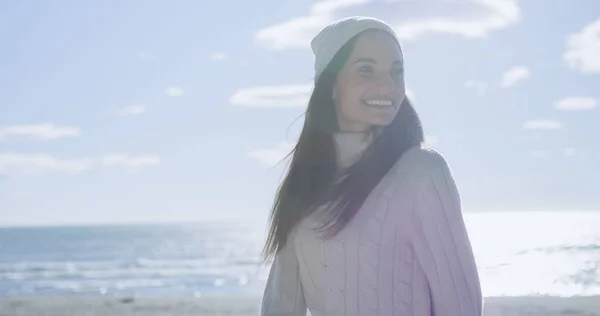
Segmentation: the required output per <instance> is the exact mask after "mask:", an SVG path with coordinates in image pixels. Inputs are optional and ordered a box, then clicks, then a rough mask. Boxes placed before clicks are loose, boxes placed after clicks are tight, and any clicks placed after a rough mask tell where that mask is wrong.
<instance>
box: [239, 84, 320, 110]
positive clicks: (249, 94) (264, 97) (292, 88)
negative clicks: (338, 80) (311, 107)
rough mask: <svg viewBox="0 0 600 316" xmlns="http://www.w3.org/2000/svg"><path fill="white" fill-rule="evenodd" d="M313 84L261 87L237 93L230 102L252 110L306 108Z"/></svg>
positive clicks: (241, 90)
mask: <svg viewBox="0 0 600 316" xmlns="http://www.w3.org/2000/svg"><path fill="white" fill-rule="evenodd" d="M312 87H313V85H312V84H297V85H274V86H259V87H251V88H245V89H240V90H238V91H236V92H235V93H234V94H233V95H232V96H231V98H229V102H230V103H231V104H234V105H239V106H244V107H251V108H297V107H306V106H307V105H308V100H309V98H310V93H311V90H312Z"/></svg>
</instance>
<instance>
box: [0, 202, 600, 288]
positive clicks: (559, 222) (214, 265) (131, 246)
mask: <svg viewBox="0 0 600 316" xmlns="http://www.w3.org/2000/svg"><path fill="white" fill-rule="evenodd" d="M465 220H466V222H467V228H468V230H469V234H470V236H471V240H472V243H473V247H474V252H475V256H476V259H477V262H478V267H479V270H480V274H481V278H482V286H483V292H484V295H485V296H538V295H555V296H575V295H583V296H587V295H599V294H600V212H506V213H501V212H498V213H466V214H465ZM264 236H265V226H264V224H262V225H260V224H255V223H249V222H240V223H232V222H220V223H208V222H207V223H198V224H185V225H184V224H182V225H175V224H170V225H119V226H117V225H115V226H90V227H32V228H3V229H0V295H3V296H6V295H104V296H142V295H193V296H202V295H206V294H238V295H261V294H262V290H263V288H264V284H265V281H266V278H267V274H268V268H269V267H268V266H265V265H261V262H260V258H259V254H260V250H261V247H262V242H263V240H264Z"/></svg>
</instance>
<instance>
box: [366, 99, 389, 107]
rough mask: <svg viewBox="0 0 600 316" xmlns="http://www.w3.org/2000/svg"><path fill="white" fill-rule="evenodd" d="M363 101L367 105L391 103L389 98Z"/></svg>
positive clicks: (387, 104)
mask: <svg viewBox="0 0 600 316" xmlns="http://www.w3.org/2000/svg"><path fill="white" fill-rule="evenodd" d="M365 103H366V104H368V105H384V106H391V105H392V101H390V100H368V101H366V102H365Z"/></svg>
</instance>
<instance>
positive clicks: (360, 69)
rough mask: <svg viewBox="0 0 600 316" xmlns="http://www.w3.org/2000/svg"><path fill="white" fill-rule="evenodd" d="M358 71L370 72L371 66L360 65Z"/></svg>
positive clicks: (371, 70)
mask: <svg viewBox="0 0 600 316" xmlns="http://www.w3.org/2000/svg"><path fill="white" fill-rule="evenodd" d="M358 71H360V72H362V73H368V74H370V73H372V72H373V66H371V65H362V66H360V67H358Z"/></svg>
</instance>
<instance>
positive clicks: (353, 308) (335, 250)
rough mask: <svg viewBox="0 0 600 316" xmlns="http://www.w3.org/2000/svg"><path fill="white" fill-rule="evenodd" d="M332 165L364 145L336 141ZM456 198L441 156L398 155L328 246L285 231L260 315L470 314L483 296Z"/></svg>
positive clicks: (303, 229) (306, 227) (356, 140)
mask: <svg viewBox="0 0 600 316" xmlns="http://www.w3.org/2000/svg"><path fill="white" fill-rule="evenodd" d="M335 141H336V145H337V150H338V153H339V155H338V156H339V157H338V158H339V165H340V167H347V166H349V165H350V164H352V163H353V162H355V161H356V159H358V157H359V156H360V154H361V153H362V151H363V150H364V149H365V148H366V146H367V145H368V142H367V141H365V140H364V139H363V137H362V135H361V134H352V133H341V134H336V135H335ZM461 213H462V212H461V204H460V198H459V194H458V191H457V188H456V186H455V183H454V180H453V178H452V175H451V173H450V170H449V168H448V166H447V164H446V162H445V160H444V159H443V157H442V156H441V155H440V154H438V153H437V152H435V151H433V150H428V149H422V148H413V149H410V150H409V151H407V152H406V153H405V154H404V155H403V156H402V157H401V158H400V160H399V161H398V162H397V163H396V165H395V166H394V167H393V168H392V169H391V170H390V172H389V173H388V174H387V175H386V176H385V177H384V178H383V180H382V181H381V182H380V184H379V185H378V186H376V187H375V189H374V190H373V192H372V193H371V194H370V195H369V197H368V198H367V199H366V201H365V203H364V204H363V206H362V208H361V209H360V210H359V212H358V213H357V215H356V216H355V217H354V218H353V220H352V221H351V222H350V223H349V224H348V225H347V226H346V227H345V228H344V229H343V230H342V231H341V232H340V233H339V234H338V235H336V236H335V237H334V238H333V239H329V240H322V239H320V238H319V236H318V235H316V234H315V232H314V231H312V230H311V228H312V227H314V226H313V225H315V223H317V222H318V221H319V220H320V217H319V216H320V215H319V212H316V213H315V214H314V215H311V216H310V217H308V218H306V219H305V220H304V221H302V222H301V223H300V225H298V227H297V228H296V229H295V230H294V231H293V232H292V233H291V235H290V238H289V239H288V243H287V244H286V246H285V247H284V249H282V251H280V252H279V253H278V254H277V255H276V257H275V260H274V261H273V263H272V265H271V270H270V273H269V277H268V280H267V284H266V288H265V292H264V295H263V300H262V307H261V315H262V316H301V315H302V316H305V315H306V312H307V309H308V310H309V311H310V314H311V315H312V316H342V315H346V316H354V315H356V316H358V315H360V316H368V315H386V316H391V315H397V316H408V315H411V316H416V315H418V316H428V315H435V316H467V315H468V316H476V315H477V316H479V315H482V308H483V298H482V293H481V286H480V281H479V275H478V271H477V267H476V265H475V259H474V256H473V252H472V248H471V244H470V241H469V237H468V235H467V231H466V229H465V225H464V221H463V217H462V214H461Z"/></svg>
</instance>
